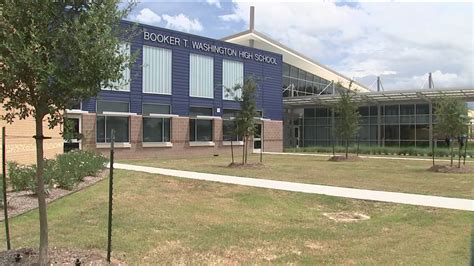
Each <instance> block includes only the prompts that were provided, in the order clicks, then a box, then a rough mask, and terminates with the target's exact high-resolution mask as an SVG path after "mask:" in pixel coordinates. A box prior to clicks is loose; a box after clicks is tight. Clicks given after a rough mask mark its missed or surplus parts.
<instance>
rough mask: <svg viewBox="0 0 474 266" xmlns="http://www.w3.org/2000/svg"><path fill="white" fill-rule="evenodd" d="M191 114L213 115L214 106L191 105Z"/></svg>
mask: <svg viewBox="0 0 474 266" xmlns="http://www.w3.org/2000/svg"><path fill="white" fill-rule="evenodd" d="M189 115H190V116H197V115H203V116H212V108H209V107H191V108H189Z"/></svg>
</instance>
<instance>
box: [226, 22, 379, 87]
mask: <svg viewBox="0 0 474 266" xmlns="http://www.w3.org/2000/svg"><path fill="white" fill-rule="evenodd" d="M221 40H223V41H227V42H231V43H237V44H240V45H245V46H250V45H249V44H250V43H251V42H253V47H255V48H259V49H262V50H267V51H271V52H275V53H279V54H281V55H282V56H283V62H285V63H287V64H290V65H293V66H295V67H298V68H300V69H303V70H305V71H307V72H309V73H311V74H314V75H317V76H320V77H322V78H324V79H327V80H329V81H334V82H340V83H341V85H342V86H343V87H346V88H348V87H349V83H350V81H351V79H350V78H348V77H346V76H344V75H342V74H340V73H338V72H336V71H334V70H332V69H330V68H328V67H326V66H324V65H322V64H320V63H318V62H316V61H314V60H312V59H311V58H309V57H307V56H305V55H303V54H301V53H299V52H297V51H295V50H293V49H291V48H289V47H287V46H285V45H283V44H281V43H280V42H278V41H275V40H273V39H272V38H270V37H268V36H267V35H265V34H263V33H260V32H258V31H256V30H246V31H243V32H240V33H237V34H234V35H231V36H227V37H224V38H222V39H221ZM351 89H352V90H355V91H358V92H369V91H370V90H369V89H368V88H367V87H365V86H364V85H362V84H360V83H358V82H355V81H352V87H351Z"/></svg>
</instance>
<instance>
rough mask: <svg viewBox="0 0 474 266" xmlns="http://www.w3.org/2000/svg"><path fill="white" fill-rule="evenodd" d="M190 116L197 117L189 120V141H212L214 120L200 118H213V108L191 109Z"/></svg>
mask: <svg viewBox="0 0 474 266" xmlns="http://www.w3.org/2000/svg"><path fill="white" fill-rule="evenodd" d="M189 115H190V116H196V118H190V119H189V141H212V139H213V138H212V126H213V123H212V118H209V117H208V118H199V116H212V108H207V107H191V108H189Z"/></svg>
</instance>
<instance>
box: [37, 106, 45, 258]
mask: <svg viewBox="0 0 474 266" xmlns="http://www.w3.org/2000/svg"><path fill="white" fill-rule="evenodd" d="M43 117H44V116H42V115H37V117H36V118H35V122H36V195H37V196H38V210H39V219H40V246H39V264H40V265H48V218H47V213H46V199H45V197H46V195H45V191H44V180H43V172H44V158H43Z"/></svg>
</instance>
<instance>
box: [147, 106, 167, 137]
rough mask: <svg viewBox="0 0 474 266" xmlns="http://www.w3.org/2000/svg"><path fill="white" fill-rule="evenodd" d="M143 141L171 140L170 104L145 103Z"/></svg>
mask: <svg viewBox="0 0 474 266" xmlns="http://www.w3.org/2000/svg"><path fill="white" fill-rule="evenodd" d="M142 113H143V142H170V141H171V117H170V116H167V115H169V113H170V106H169V105H160V104H148V103H144V104H143V111H142Z"/></svg>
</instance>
